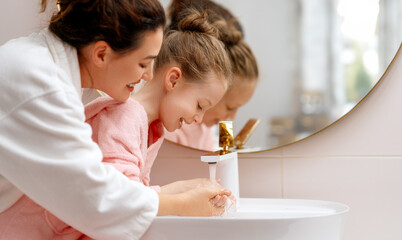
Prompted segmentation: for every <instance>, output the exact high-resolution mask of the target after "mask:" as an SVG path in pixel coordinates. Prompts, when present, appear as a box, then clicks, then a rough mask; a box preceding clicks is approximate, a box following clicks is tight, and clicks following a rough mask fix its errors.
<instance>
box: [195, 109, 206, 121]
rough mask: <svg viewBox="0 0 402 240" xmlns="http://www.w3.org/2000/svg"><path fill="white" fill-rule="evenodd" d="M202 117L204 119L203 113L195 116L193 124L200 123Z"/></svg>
mask: <svg viewBox="0 0 402 240" xmlns="http://www.w3.org/2000/svg"><path fill="white" fill-rule="evenodd" d="M203 117H204V112H203V113H199V114H196V115H195V116H194V122H196V123H201V122H202V119H203Z"/></svg>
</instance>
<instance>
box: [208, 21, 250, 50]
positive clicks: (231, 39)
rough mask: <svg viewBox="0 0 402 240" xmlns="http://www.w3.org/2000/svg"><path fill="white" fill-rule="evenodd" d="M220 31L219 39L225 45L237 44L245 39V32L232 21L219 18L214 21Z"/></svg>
mask: <svg viewBox="0 0 402 240" xmlns="http://www.w3.org/2000/svg"><path fill="white" fill-rule="evenodd" d="M214 26H215V27H216V28H217V30H218V32H219V39H220V40H221V41H222V42H223V43H224V44H225V45H227V46H228V45H236V44H238V43H239V42H240V41H241V40H242V39H243V34H242V33H241V32H240V31H239V30H238V29H237V28H236V26H235V25H234V24H233V23H232V22H231V21H226V20H223V19H222V20H219V21H216V22H215V23H214Z"/></svg>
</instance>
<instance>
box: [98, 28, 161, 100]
mask: <svg viewBox="0 0 402 240" xmlns="http://www.w3.org/2000/svg"><path fill="white" fill-rule="evenodd" d="M162 40H163V31H162V28H159V29H158V30H156V31H147V32H145V33H144V36H143V38H142V44H141V46H140V47H139V48H138V49H136V50H133V51H131V52H129V53H126V54H124V55H119V54H117V53H115V52H113V51H111V53H110V55H109V58H108V61H107V63H106V64H105V67H104V68H103V69H102V71H101V73H98V75H97V76H98V77H97V79H93V81H94V84H93V85H94V86H95V87H94V88H96V89H99V90H102V91H103V92H105V93H107V94H108V95H109V96H110V97H112V98H114V99H116V100H119V101H125V100H127V98H128V97H129V96H130V93H131V92H132V91H133V90H134V85H135V84H137V83H139V82H140V80H141V79H143V80H145V81H150V80H152V77H153V75H152V63H153V61H154V59H155V58H156V56H157V55H158V53H159V50H160V48H161V45H162ZM95 81H96V82H95Z"/></svg>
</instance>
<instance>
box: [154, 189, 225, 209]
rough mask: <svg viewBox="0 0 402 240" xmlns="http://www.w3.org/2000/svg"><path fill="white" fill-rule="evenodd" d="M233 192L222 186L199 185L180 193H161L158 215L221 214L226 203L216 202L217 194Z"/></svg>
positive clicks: (222, 194)
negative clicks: (219, 203) (214, 201)
mask: <svg viewBox="0 0 402 240" xmlns="http://www.w3.org/2000/svg"><path fill="white" fill-rule="evenodd" d="M230 194H231V193H230V191H228V190H225V189H223V188H221V187H216V186H215V187H198V188H195V189H191V190H188V191H186V192H182V193H179V194H164V193H159V210H158V215H159V216H163V215H178V216H203V217H209V216H220V215H222V214H223V213H224V211H225V207H224V205H222V206H219V205H217V204H214V203H213V201H211V199H213V198H214V197H215V196H217V195H220V196H229V195H230Z"/></svg>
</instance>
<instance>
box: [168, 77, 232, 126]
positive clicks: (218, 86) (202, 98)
mask: <svg viewBox="0 0 402 240" xmlns="http://www.w3.org/2000/svg"><path fill="white" fill-rule="evenodd" d="M211 75H212V74H211ZM203 80H206V81H204V82H203V83H188V82H183V81H182V82H181V83H180V84H179V85H178V87H177V88H175V89H173V90H172V91H170V92H168V93H167V94H166V96H165V97H164V99H163V100H162V105H161V108H160V119H161V121H162V122H163V125H164V126H165V128H166V130H168V131H169V132H172V131H174V130H176V129H178V128H180V127H181V126H182V124H184V123H186V124H191V123H193V122H196V123H201V121H202V119H203V116H204V113H205V112H206V111H207V110H208V109H210V108H211V107H213V106H215V105H216V104H217V103H218V102H219V100H220V99H221V98H222V96H223V95H224V94H225V91H226V89H227V84H226V83H225V81H223V80H217V77H216V76H210V77H208V78H207V79H205V78H204V79H203Z"/></svg>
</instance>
